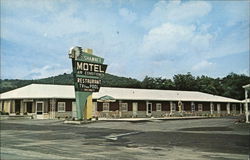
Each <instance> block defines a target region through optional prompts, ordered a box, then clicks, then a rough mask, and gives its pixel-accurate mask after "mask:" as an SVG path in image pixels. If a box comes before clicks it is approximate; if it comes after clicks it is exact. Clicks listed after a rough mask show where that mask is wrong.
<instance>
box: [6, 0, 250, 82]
mask: <svg viewBox="0 0 250 160" xmlns="http://www.w3.org/2000/svg"><path fill="white" fill-rule="evenodd" d="M249 3H250V2H249V1H156V0H149V1H145V0H113V1H112V0H86V1H81V0H1V78H2V79H5V78H8V79H12V78H15V79H16V78H18V79H36V78H44V77H48V76H53V75H58V74H63V73H70V72H71V70H72V67H71V61H70V59H69V58H68V55H67V54H68V50H69V49H70V48H71V47H72V46H82V47H84V48H92V49H93V51H94V54H95V55H98V56H100V57H103V58H105V63H106V64H108V69H107V72H108V73H111V74H115V75H118V76H125V77H133V78H137V79H139V80H142V79H143V78H144V77H145V76H146V75H148V76H152V77H164V78H172V77H173V76H174V75H175V74H185V73H187V72H191V73H192V74H193V75H196V76H198V75H207V76H211V77H223V76H226V75H227V74H228V73H230V72H235V73H238V74H246V75H249V5H250V4H249Z"/></svg>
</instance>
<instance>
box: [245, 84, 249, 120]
mask: <svg viewBox="0 0 250 160" xmlns="http://www.w3.org/2000/svg"><path fill="white" fill-rule="evenodd" d="M247 94H248V90H247V89H245V113H246V123H249V119H248V117H249V112H248V104H247Z"/></svg>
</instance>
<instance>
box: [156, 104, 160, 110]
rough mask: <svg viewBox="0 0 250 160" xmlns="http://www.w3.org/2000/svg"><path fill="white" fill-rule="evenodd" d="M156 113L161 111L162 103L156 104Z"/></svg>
mask: <svg viewBox="0 0 250 160" xmlns="http://www.w3.org/2000/svg"><path fill="white" fill-rule="evenodd" d="M156 111H161V103H156Z"/></svg>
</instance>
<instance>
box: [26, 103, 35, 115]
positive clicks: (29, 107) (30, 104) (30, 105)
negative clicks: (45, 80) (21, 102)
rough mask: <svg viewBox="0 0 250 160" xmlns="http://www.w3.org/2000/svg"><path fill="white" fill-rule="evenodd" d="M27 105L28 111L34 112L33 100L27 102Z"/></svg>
mask: <svg viewBox="0 0 250 160" xmlns="http://www.w3.org/2000/svg"><path fill="white" fill-rule="evenodd" d="M26 106H27V113H32V106H33V102H27V103H26Z"/></svg>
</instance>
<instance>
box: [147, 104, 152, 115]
mask: <svg viewBox="0 0 250 160" xmlns="http://www.w3.org/2000/svg"><path fill="white" fill-rule="evenodd" d="M151 115H152V103H147V116H151Z"/></svg>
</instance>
